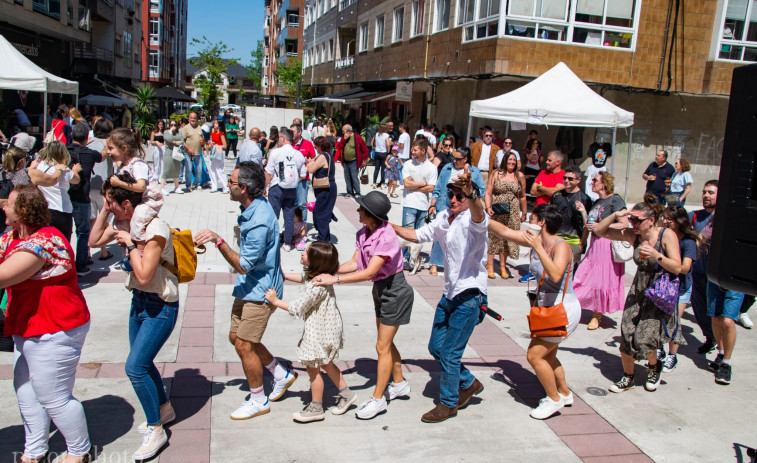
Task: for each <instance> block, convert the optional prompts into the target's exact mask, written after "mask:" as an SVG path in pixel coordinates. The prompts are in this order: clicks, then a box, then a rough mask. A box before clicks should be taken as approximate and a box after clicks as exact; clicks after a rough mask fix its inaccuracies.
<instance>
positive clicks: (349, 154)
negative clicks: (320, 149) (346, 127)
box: [343, 135, 357, 162]
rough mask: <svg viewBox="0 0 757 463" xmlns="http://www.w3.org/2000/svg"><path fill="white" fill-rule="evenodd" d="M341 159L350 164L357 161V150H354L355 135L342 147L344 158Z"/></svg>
mask: <svg viewBox="0 0 757 463" xmlns="http://www.w3.org/2000/svg"><path fill="white" fill-rule="evenodd" d="M343 159H344V160H345V161H346V162H352V161H354V160H355V159H357V150H356V149H355V135H352V136H351V137H350V141H348V142H347V143H346V144H345V145H344V156H343Z"/></svg>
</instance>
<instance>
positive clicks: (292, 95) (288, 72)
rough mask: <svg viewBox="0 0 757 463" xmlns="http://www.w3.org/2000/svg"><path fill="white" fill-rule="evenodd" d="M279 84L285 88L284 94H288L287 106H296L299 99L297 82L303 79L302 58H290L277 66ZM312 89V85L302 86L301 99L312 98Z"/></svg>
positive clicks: (275, 72)
mask: <svg viewBox="0 0 757 463" xmlns="http://www.w3.org/2000/svg"><path fill="white" fill-rule="evenodd" d="M274 74H276V81H277V82H278V84H277V85H279V86H281V87H283V88H284V94H285V95H286V96H287V107H288V108H292V107H294V104H295V102H296V101H297V84H299V83H300V81H301V80H302V60H300V59H299V58H289V59H287V61H286V63H284V64H279V65H278V66H277V67H276V71H274ZM311 93H312V90H311V89H310V87H302V88H301V90H300V99H301V100H306V99H308V98H310V96H311Z"/></svg>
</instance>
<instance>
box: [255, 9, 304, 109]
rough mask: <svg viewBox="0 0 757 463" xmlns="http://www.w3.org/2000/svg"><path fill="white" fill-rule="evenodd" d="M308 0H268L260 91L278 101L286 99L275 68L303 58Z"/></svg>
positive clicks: (264, 23)
mask: <svg viewBox="0 0 757 463" xmlns="http://www.w3.org/2000/svg"><path fill="white" fill-rule="evenodd" d="M304 11H305V0H265V15H264V22H263V76H262V78H261V84H260V86H261V87H262V89H261V94H262V95H264V97H265V98H267V99H270V100H273V101H274V102H275V103H279V102H283V101H285V100H286V96H285V94H284V91H283V89H282V88H281V86H279V85H277V82H276V68H277V66H278V65H280V64H283V63H286V62H287V60H289V59H300V60H301V59H302V50H303V41H302V29H303V28H302V24H303V12H304Z"/></svg>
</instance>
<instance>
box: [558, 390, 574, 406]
mask: <svg viewBox="0 0 757 463" xmlns="http://www.w3.org/2000/svg"><path fill="white" fill-rule="evenodd" d="M558 394H560V393H559V392H558ZM560 400H562V403H563V405H565V406H566V407H570V406H571V405H573V393H572V392H571V393H570V394H568V395H562V394H560Z"/></svg>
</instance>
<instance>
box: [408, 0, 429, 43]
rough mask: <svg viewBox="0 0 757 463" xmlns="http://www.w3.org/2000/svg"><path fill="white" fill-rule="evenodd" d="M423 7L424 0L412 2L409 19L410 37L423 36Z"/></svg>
mask: <svg viewBox="0 0 757 463" xmlns="http://www.w3.org/2000/svg"><path fill="white" fill-rule="evenodd" d="M425 6H426V5H425V1H424V0H414V1H413V11H412V13H413V16H412V18H411V22H412V30H411V31H410V36H411V37H415V36H416V35H421V34H423V10H424V7H425Z"/></svg>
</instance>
